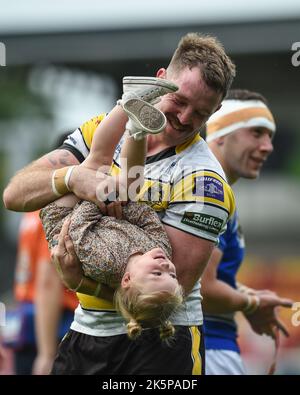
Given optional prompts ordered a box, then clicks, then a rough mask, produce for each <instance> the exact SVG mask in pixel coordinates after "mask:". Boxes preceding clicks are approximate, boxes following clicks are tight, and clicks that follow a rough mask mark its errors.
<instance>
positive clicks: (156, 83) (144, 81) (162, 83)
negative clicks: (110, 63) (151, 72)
mask: <svg viewBox="0 0 300 395" xmlns="http://www.w3.org/2000/svg"><path fill="white" fill-rule="evenodd" d="M123 85H148V86H153V87H161V88H165V89H167V90H169V91H170V93H171V92H176V91H177V90H178V86H176V85H175V84H173V83H172V82H170V81H167V80H164V79H163V78H154V77H124V78H123Z"/></svg>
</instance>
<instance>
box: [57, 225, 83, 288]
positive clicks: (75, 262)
mask: <svg viewBox="0 0 300 395" xmlns="http://www.w3.org/2000/svg"><path fill="white" fill-rule="evenodd" d="M69 225H70V220H69V219H67V220H66V221H65V222H64V224H63V226H62V229H61V232H60V234H59V237H58V245H57V246H55V247H54V248H52V250H51V258H52V260H53V263H54V264H55V267H56V270H57V272H58V274H59V276H60V278H61V280H62V282H63V283H64V284H65V286H66V287H67V288H70V289H75V288H76V287H77V286H78V284H79V283H80V281H81V279H82V277H83V275H84V274H83V270H82V267H81V263H80V261H79V259H78V258H77V255H76V253H75V250H74V246H73V243H72V240H71V238H70V236H69V235H68V230H69Z"/></svg>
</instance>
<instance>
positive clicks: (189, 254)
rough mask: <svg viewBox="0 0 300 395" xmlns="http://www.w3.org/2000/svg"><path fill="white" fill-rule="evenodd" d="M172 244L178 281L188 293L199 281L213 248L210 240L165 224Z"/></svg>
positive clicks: (173, 260)
mask: <svg viewBox="0 0 300 395" xmlns="http://www.w3.org/2000/svg"><path fill="white" fill-rule="evenodd" d="M165 229H166V232H167V234H168V237H169V239H170V242H171V246H172V251H173V254H172V262H173V263H174V265H175V267H176V272H177V277H178V281H179V283H180V284H181V285H182V286H183V288H184V290H185V293H186V294H188V293H190V292H191V290H192V289H193V287H194V285H195V284H196V282H197V281H199V279H200V277H201V275H202V273H203V271H204V269H205V266H206V264H207V262H208V260H209V257H210V255H211V252H212V250H213V248H214V243H213V242H212V241H208V240H205V239H203V238H200V237H196V236H193V235H192V234H189V233H186V232H183V231H181V230H178V229H176V228H173V227H171V226H168V225H165Z"/></svg>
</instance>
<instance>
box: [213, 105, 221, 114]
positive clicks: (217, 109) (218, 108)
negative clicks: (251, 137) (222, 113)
mask: <svg viewBox="0 0 300 395" xmlns="http://www.w3.org/2000/svg"><path fill="white" fill-rule="evenodd" d="M221 107H222V103H220V104H219V106H218V107H217V108H216V109H215V111H214V113H215V112H217V111H219V110H220V108H221Z"/></svg>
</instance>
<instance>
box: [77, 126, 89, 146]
mask: <svg viewBox="0 0 300 395" xmlns="http://www.w3.org/2000/svg"><path fill="white" fill-rule="evenodd" d="M78 130H79V131H80V133H81V136H82V140H83V142H84V145H85V147H86V149H87V150H88V151H89V152H90V148H89V147H88V145H87V143H86V141H85V138H84V135H83V133H82V130H81V128H78Z"/></svg>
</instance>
